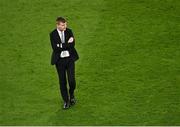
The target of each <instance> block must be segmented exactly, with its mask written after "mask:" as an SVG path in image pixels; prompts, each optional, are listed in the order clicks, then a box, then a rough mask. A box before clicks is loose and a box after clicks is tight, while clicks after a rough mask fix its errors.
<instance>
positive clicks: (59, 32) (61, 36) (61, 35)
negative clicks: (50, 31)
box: [57, 29, 65, 43]
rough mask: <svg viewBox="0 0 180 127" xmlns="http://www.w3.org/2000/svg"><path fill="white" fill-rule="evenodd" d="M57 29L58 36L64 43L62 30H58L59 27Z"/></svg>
mask: <svg viewBox="0 0 180 127" xmlns="http://www.w3.org/2000/svg"><path fill="white" fill-rule="evenodd" d="M57 31H58V34H59V36H60V38H61V42H62V43H65V36H64V31H60V30H59V29H57Z"/></svg>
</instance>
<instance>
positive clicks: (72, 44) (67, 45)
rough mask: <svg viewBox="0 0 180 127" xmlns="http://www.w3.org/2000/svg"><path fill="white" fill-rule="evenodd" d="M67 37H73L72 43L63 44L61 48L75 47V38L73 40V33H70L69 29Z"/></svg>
mask: <svg viewBox="0 0 180 127" xmlns="http://www.w3.org/2000/svg"><path fill="white" fill-rule="evenodd" d="M69 35H70V37H73V42H71V43H63V44H62V47H63V48H73V47H74V46H75V38H74V35H73V32H72V30H71V29H69Z"/></svg>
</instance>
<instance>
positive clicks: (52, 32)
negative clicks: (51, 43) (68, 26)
mask: <svg viewBox="0 0 180 127" xmlns="http://www.w3.org/2000/svg"><path fill="white" fill-rule="evenodd" d="M56 31H57V30H56V29H54V30H53V31H51V32H50V33H49V34H50V35H52V34H54V33H55V32H56Z"/></svg>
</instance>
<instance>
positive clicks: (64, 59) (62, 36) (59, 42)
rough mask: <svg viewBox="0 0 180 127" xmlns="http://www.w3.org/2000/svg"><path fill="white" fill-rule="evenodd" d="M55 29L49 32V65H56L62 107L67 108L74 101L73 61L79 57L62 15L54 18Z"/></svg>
mask: <svg viewBox="0 0 180 127" xmlns="http://www.w3.org/2000/svg"><path fill="white" fill-rule="evenodd" d="M56 27H57V28H56V29H54V30H53V31H52V32H51V33H50V41H51V46H52V49H53V52H52V56H51V65H56V70H57V73H58V77H59V84H60V91H61V96H62V98H63V100H64V105H63V108H64V109H68V108H69V107H70V106H71V105H74V104H75V103H76V100H75V96H74V90H75V88H76V81H75V61H77V60H78V59H79V56H78V53H77V51H76V49H75V38H74V35H73V32H72V30H71V29H69V28H67V22H66V20H65V19H64V18H63V17H58V18H57V19H56ZM66 73H67V77H68V83H69V93H68V89H67V80H66Z"/></svg>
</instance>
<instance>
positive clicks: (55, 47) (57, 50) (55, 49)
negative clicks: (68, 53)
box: [49, 33, 61, 53]
mask: <svg viewBox="0 0 180 127" xmlns="http://www.w3.org/2000/svg"><path fill="white" fill-rule="evenodd" d="M49 36H50V41H51V47H52V49H53V51H54V52H56V53H58V52H60V51H61V48H60V45H59V44H56V43H55V41H54V39H53V36H52V33H50V34H49Z"/></svg>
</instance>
